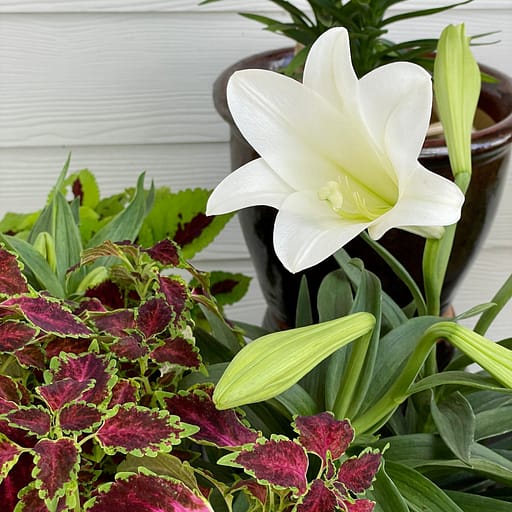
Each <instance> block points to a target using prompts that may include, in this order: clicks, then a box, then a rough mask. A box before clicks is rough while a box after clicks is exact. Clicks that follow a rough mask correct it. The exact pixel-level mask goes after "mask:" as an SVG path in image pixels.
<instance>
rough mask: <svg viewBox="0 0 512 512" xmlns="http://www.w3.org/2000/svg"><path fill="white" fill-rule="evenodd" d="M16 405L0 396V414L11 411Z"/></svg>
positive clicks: (0, 430)
mask: <svg viewBox="0 0 512 512" xmlns="http://www.w3.org/2000/svg"><path fill="white" fill-rule="evenodd" d="M17 408H18V407H17V405H16V403H15V402H11V401H9V400H5V399H4V398H1V397H0V415H1V414H7V413H8V412H10V411H13V410H14V409H17ZM0 432H2V428H1V424H0Z"/></svg>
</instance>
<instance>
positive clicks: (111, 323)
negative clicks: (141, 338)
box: [93, 309, 135, 336]
mask: <svg viewBox="0 0 512 512" xmlns="http://www.w3.org/2000/svg"><path fill="white" fill-rule="evenodd" d="M93 321H94V324H95V325H96V327H97V328H98V329H99V330H100V331H104V332H107V333H109V334H112V336H126V334H127V332H128V331H129V330H132V329H134V328H135V315H134V312H133V311H132V310H131V309H120V310H119V311H114V312H113V313H104V314H98V315H94V317H93Z"/></svg>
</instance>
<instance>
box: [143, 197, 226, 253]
mask: <svg viewBox="0 0 512 512" xmlns="http://www.w3.org/2000/svg"><path fill="white" fill-rule="evenodd" d="M209 196H210V191H208V190H206V189H200V188H197V189H193V190H192V189H187V190H181V191H179V192H176V193H173V192H171V191H170V190H169V189H168V188H164V187H162V188H159V189H157V191H156V194H155V201H154V204H153V209H152V210H151V212H150V213H149V215H148V216H147V217H146V219H145V220H144V223H143V225H142V228H141V230H140V234H139V242H140V244H141V245H143V246H145V247H149V246H151V245H153V244H155V243H156V242H158V241H160V240H163V239H164V238H169V239H171V240H174V241H175V242H176V243H177V244H178V245H179V246H180V247H181V249H182V251H183V256H184V258H185V259H191V258H192V257H193V256H194V255H195V254H196V253H198V252H199V251H200V250H202V249H204V248H205V247H206V246H207V245H209V244H210V243H211V242H212V241H213V240H214V238H215V237H216V236H217V235H218V234H219V233H220V231H221V230H222V228H223V227H224V226H225V224H226V223H227V222H228V221H229V219H230V218H231V217H232V215H222V216H218V217H207V216H206V215H205V213H204V212H205V211H206V202H207V201H208V197H209Z"/></svg>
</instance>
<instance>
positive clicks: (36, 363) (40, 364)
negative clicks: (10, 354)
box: [14, 345, 45, 370]
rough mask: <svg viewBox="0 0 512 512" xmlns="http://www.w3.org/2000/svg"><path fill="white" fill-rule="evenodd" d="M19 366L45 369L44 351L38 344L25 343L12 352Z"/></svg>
mask: <svg viewBox="0 0 512 512" xmlns="http://www.w3.org/2000/svg"><path fill="white" fill-rule="evenodd" d="M14 355H15V356H16V359H17V360H18V363H20V365H21V366H25V367H32V368H38V369H39V370H44V369H45V356H44V352H43V350H42V349H41V347H40V346H39V345H27V346H25V347H23V348H20V349H19V350H16V352H14Z"/></svg>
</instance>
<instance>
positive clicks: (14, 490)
mask: <svg viewBox="0 0 512 512" xmlns="http://www.w3.org/2000/svg"><path fill="white" fill-rule="evenodd" d="M33 467H34V464H33V463H32V455H31V454H29V453H22V454H21V457H20V458H19V459H18V462H17V463H16V465H15V466H14V467H13V468H12V469H11V470H10V471H9V474H8V475H7V477H6V478H5V479H4V480H3V482H1V483H0V496H1V505H2V512H4V511H5V512H13V510H14V507H15V506H16V504H17V503H18V492H19V491H20V490H21V489H24V488H25V487H26V486H27V485H28V484H29V482H31V481H32V468H33ZM22 492H24V491H22ZM25 511H29V512H39V510H38V509H37V508H35V507H34V508H26V509H25ZM44 512H48V509H46V510H45V511H44Z"/></svg>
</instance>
